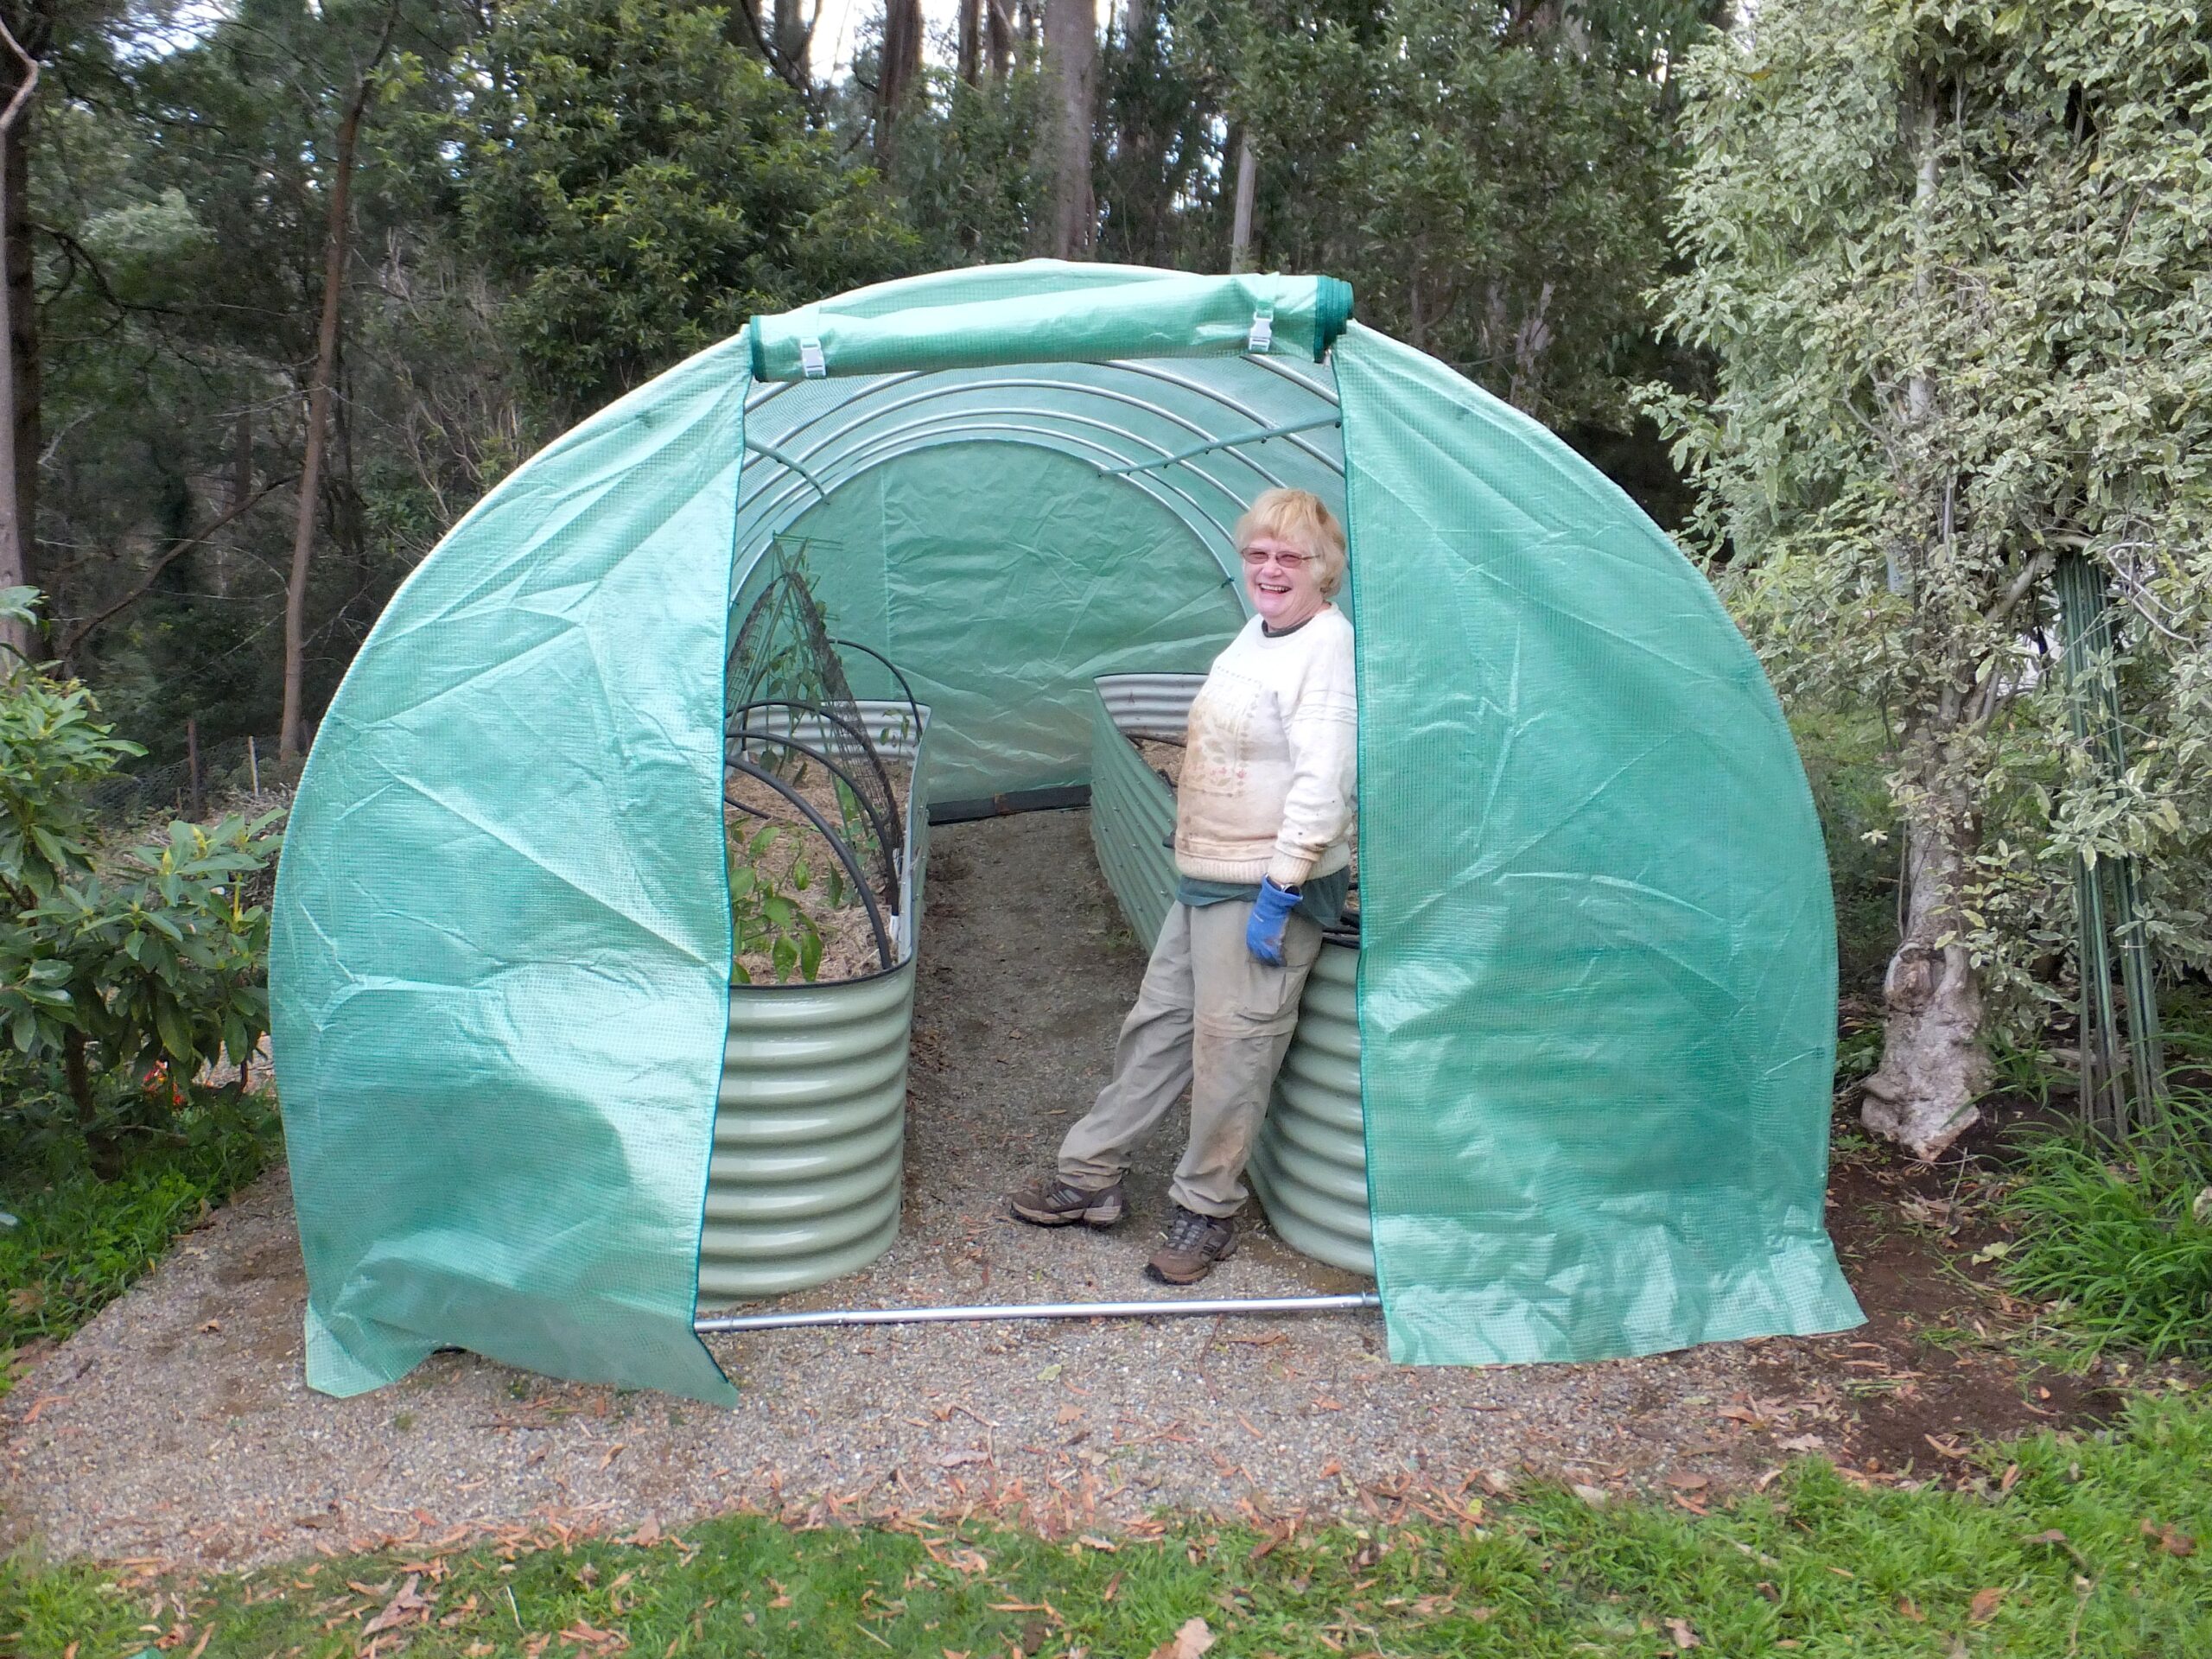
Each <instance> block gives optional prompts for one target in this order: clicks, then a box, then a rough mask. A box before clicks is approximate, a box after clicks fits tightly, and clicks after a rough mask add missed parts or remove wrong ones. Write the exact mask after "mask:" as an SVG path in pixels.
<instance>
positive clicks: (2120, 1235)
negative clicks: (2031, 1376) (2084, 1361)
mask: <svg viewBox="0 0 2212 1659" xmlns="http://www.w3.org/2000/svg"><path fill="white" fill-rule="evenodd" d="M2167 1109H2168V1112H2169V1113H2170V1115H2171V1116H2170V1120H2169V1121H2168V1122H2164V1123H2161V1124H2160V1125H2159V1126H2158V1128H2146V1129H2139V1130H2137V1131H2136V1132H2135V1133H2134V1134H2133V1135H2130V1136H2128V1137H2127V1139H2126V1141H2124V1142H2123V1143H2121V1144H2120V1145H2116V1146H2115V1145H2113V1144H2111V1143H2109V1142H2106V1141H2099V1140H2094V1139H2090V1138H2088V1137H2086V1136H2082V1135H2073V1134H2054V1133H2052V1132H2051V1131H2050V1130H2049V1129H2047V1128H2046V1129H2041V1130H2038V1131H2036V1132H2033V1133H2031V1134H2027V1135H2023V1136H2022V1137H2021V1141H2022V1144H2021V1146H2020V1147H2019V1149H2018V1151H2019V1164H2018V1177H2019V1184H2018V1185H2017V1186H2015V1187H2013V1188H2012V1190H2011V1191H2010V1192H2008V1193H2007V1194H2006V1196H2005V1204H2004V1212H2005V1218H2006V1220H2007V1221H2008V1222H2010V1223H2011V1224H2012V1227H2013V1228H2014V1229H2015V1230H2016V1231H2017V1233H2018V1238H2017V1240H2016V1241H2015V1243H2014V1244H2013V1246H2012V1254H2011V1255H2009V1256H2008V1257H2007V1259H2006V1261H2005V1269H2006V1276H2007V1277H2008V1278H2009V1279H2010V1280H2011V1281H2012V1284H2013V1285H2014V1286H2015V1287H2017V1288H2018V1289H2019V1290H2021V1291H2023V1292H2024V1293H2025V1294H2028V1295H2030V1296H2033V1297H2036V1298H2037V1299H2038V1300H2043V1301H2045V1302H2048V1303H2050V1304H2053V1306H2052V1307H2051V1310H2050V1317H2051V1319H2053V1321H2054V1322H2055V1324H2056V1327H2057V1328H2058V1329H2059V1330H2061V1331H2062V1332H2066V1333H2068V1334H2069V1336H2070V1337H2072V1338H2075V1339H2076V1340H2077V1342H2078V1344H2079V1346H2080V1349H2081V1351H2082V1353H2084V1354H2085V1355H2086V1354H2094V1353H2100V1352H2101V1351H2104V1350H2105V1349H2107V1348H2109V1347H2119V1348H2121V1349H2132V1350H2139V1351H2141V1352H2142V1353H2143V1354H2144V1355H2145V1357H2149V1358H2152V1359H2158V1358H2162V1357H2165V1356H2167V1355H2178V1356H2181V1357H2186V1358H2190V1359H2194V1360H2201V1359H2202V1358H2204V1357H2206V1356H2207V1355H2212V1095H2208V1094H2206V1093H2204V1092H2203V1091H2202V1090H2193V1089H2182V1090H2176V1091H2175V1096H2174V1098H2173V1099H2172V1100H2171V1101H2170V1102H2169V1103H2168V1108H2167Z"/></svg>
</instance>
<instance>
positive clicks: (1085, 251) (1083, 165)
mask: <svg viewBox="0 0 2212 1659" xmlns="http://www.w3.org/2000/svg"><path fill="white" fill-rule="evenodd" d="M1045 60H1046V71H1047V73H1049V75H1050V77H1051V81H1052V117H1051V126H1050V132H1051V134H1052V253H1053V255H1054V257H1057V258H1061V259H1087V258H1089V257H1090V251H1091V245H1092V243H1093V241H1094V240H1095V239H1096V235H1097V218H1098V208H1097V203H1096V200H1094V199H1093V197H1092V195H1091V191H1090V144H1091V130H1092V125H1093V117H1094V112H1095V111H1096V107H1097V100H1098V14H1097V11H1096V8H1095V7H1094V6H1093V5H1092V3H1091V0H1046V3H1045Z"/></svg>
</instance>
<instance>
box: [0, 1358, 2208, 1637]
mask: <svg viewBox="0 0 2212 1659" xmlns="http://www.w3.org/2000/svg"><path fill="white" fill-rule="evenodd" d="M1986 1465H1987V1467H1988V1469H1989V1471H1990V1478H1989V1479H1988V1480H1987V1481H1985V1482H1984V1483H1983V1487H1984V1490H1983V1491H1982V1492H1980V1493H1969V1492H1960V1491H1942V1490H1923V1491H1883V1490H1878V1489H1877V1490H1871V1491H1870V1490H1866V1489H1864V1488H1862V1487H1860V1486H1856V1485H1853V1484H1850V1483H1849V1482H1847V1481H1846V1480H1845V1479H1843V1478H1840V1477H1839V1476H1838V1475H1837V1474H1836V1473H1835V1471H1834V1470H1833V1469H1831V1468H1829V1467H1828V1466H1827V1465H1825V1464H1821V1463H1817V1462H1808V1463H1802V1464H1799V1465H1796V1466H1795V1467H1794V1468H1793V1469H1791V1470H1790V1471H1789V1473H1788V1474H1787V1475H1786V1476H1784V1477H1783V1478H1782V1480H1781V1481H1780V1482H1779V1483H1778V1484H1776V1485H1775V1486H1774V1487H1773V1488H1772V1489H1771V1490H1770V1491H1769V1492H1767V1493H1765V1494H1764V1495H1758V1496H1753V1495H1745V1496H1741V1497H1734V1498H1731V1499H1728V1500H1726V1501H1725V1503H1715V1505H1714V1512H1713V1513H1712V1514H1710V1515H1707V1516H1692V1515H1689V1514H1687V1513H1685V1512H1684V1511H1683V1510H1681V1509H1680V1508H1676V1507H1673V1506H1670V1505H1668V1504H1665V1503H1661V1502H1658V1501H1656V1500H1651V1501H1639V1502H1628V1503H1614V1504H1609V1505H1607V1506H1606V1507H1605V1508H1603V1509H1593V1508H1592V1507H1590V1506H1589V1505H1587V1504H1586V1503H1583V1502H1582V1501H1581V1500H1580V1499H1579V1498H1577V1497H1571V1496H1569V1495H1567V1494H1566V1493H1563V1492H1557V1491H1541V1492H1537V1493H1534V1494H1532V1495H1530V1496H1529V1497H1528V1498H1527V1499H1525V1500H1523V1501H1521V1502H1518V1503H1514V1504H1512V1505H1510V1506H1509V1507H1505V1508H1502V1509H1492V1508H1488V1507H1486V1506H1485V1504H1484V1503H1483V1502H1482V1501H1480V1500H1477V1501H1474V1502H1471V1503H1468V1504H1467V1506H1466V1514H1467V1516H1468V1517H1469V1519H1468V1522H1467V1523H1466V1524H1465V1525H1464V1526H1462V1527H1460V1528H1459V1529H1457V1530H1454V1529H1452V1528H1450V1527H1446V1526H1440V1525H1436V1524H1433V1523H1428V1524H1410V1525H1400V1526H1386V1525H1383V1524H1380V1523H1377V1524H1375V1525H1372V1526H1361V1527H1356V1528H1355V1527H1351V1526H1346V1525H1344V1524H1338V1525H1335V1526H1331V1527H1326V1528H1322V1529H1315V1530H1311V1531H1309V1530H1306V1529H1300V1530H1298V1531H1297V1532H1296V1533H1295V1534H1294V1535H1288V1536H1286V1535H1283V1534H1282V1533H1281V1532H1276V1533H1274V1534H1270V1535H1262V1534H1260V1533H1257V1532H1255V1531H1252V1530H1250V1529H1246V1528H1243V1527H1211V1526H1207V1525H1204V1524H1199V1523H1188V1522H1186V1523H1182V1524H1178V1525H1174V1526H1173V1527H1171V1528H1169V1529H1167V1530H1166V1535H1165V1536H1164V1537H1153V1538H1124V1539H1122V1540H1121V1541H1118V1542H1115V1541H1109V1540H1101V1541H1098V1542H1097V1543H1096V1544H1092V1543H1089V1542H1084V1541H1076V1540H1064V1541H1058V1542H1054V1541H1047V1540H1045V1539H1041V1538H1038V1537H1035V1536H1033V1535H1027V1534H1021V1533H1016V1532H1011V1531H1007V1530H1003V1529H993V1528H988V1527H984V1526H981V1525H974V1526H968V1527H962V1528H957V1529H944V1528H940V1527H936V1526H929V1525H922V1526H917V1525H915V1524H913V1523H911V1522H910V1523H907V1525H906V1526H905V1527H904V1528H903V1529H887V1528H884V1527H880V1526H855V1527H835V1526H833V1527H829V1528H826V1529H824V1528H815V1529H807V1530H795V1529H789V1528H786V1527H784V1526H781V1525H779V1524H778V1523H777V1522H774V1521H772V1520H769V1519H766V1518H764V1517H760V1516H731V1517H728V1518H725V1519H721V1520H715V1521H709V1522H703V1523H702V1524H700V1525H698V1526H696V1527H693V1528H690V1529H687V1530H686V1532H685V1534H684V1535H683V1538H682V1539H681V1540H680V1541H679V1540H663V1539H660V1538H659V1537H658V1532H657V1531H656V1532H655V1533H654V1534H653V1535H652V1537H651V1538H650V1539H645V1540H641V1541H638V1542H634V1543H632V1542H619V1541H614V1540H613V1539H608V1538H605V1537H597V1538H592V1537H584V1538H576V1537H574V1536H573V1535H571V1536H569V1537H567V1538H563V1536H561V1535H556V1534H555V1533H551V1532H546V1533H541V1534H537V1535H524V1536H520V1537H518V1539H517V1540H516V1541H512V1542H509V1543H505V1544H497V1543H492V1544H483V1545H479V1546H477V1547H476V1548H467V1549H454V1550H450V1551H440V1550H436V1549H426V1548H425V1547H424V1546H423V1545H422V1544H419V1543H418V1544H416V1545H414V1546H412V1547H410V1551H409V1553H407V1554H404V1555H400V1554H392V1555H382V1556H375V1557H370V1558H365V1559H361V1558H356V1559H351V1560H335V1561H321V1560H314V1561H311V1562H309V1563H308V1565H306V1566H303V1567H302V1566H289V1567H272V1568H269V1569H266V1570H264V1571H261V1572H258V1573H248V1574H240V1575H226V1576H224V1577H221V1578H218V1579H214V1580H210V1581H207V1582H206V1583H203V1584H198V1585H189V1586H172V1585H170V1584H168V1583H166V1582H162V1581H158V1580H156V1581H151V1582H149V1581H147V1580H143V1579H141V1580H137V1582H136V1584H135V1585H134V1586H133V1587H132V1588H130V1589H128V1590H124V1589H121V1588H119V1586H118V1585H117V1584H116V1583H115V1581H114V1580H112V1579H111V1577H109V1576H108V1575H107V1574H105V1573H102V1572H100V1571H99V1570H98V1569H96V1568H92V1567H65V1568H50V1567H40V1566H38V1565H36V1564H35V1563H33V1562H31V1561H29V1560H25V1559H23V1558H22V1557H17V1558H16V1559H15V1560H12V1561H10V1562H9V1563H7V1564H5V1565H4V1566H0V1623H3V1624H5V1625H6V1626H7V1627H8V1628H9V1629H10V1630H16V1631H20V1632H22V1634H21V1636H20V1637H17V1638H16V1641H17V1643H18V1647H17V1651H19V1652H20V1653H22V1655H23V1656H24V1659H60V1656H61V1655H62V1654H63V1653H64V1652H65V1650H66V1649H67V1648H68V1647H69V1645H70V1644H71V1643H79V1644H81V1645H80V1648H79V1651H80V1653H94V1652H97V1653H109V1652H124V1651H128V1650H130V1643H133V1642H136V1641H139V1640H142V1639H145V1638H143V1637H141V1635H140V1634H139V1627H140V1626H141V1625H143V1624H146V1623H147V1622H148V1614H147V1606H148V1604H149V1601H150V1600H151V1599H152V1598H153V1596H154V1595H156V1594H165V1593H169V1592H175V1594H176V1595H177V1596H178V1597H179V1598H180V1600H179V1602H178V1603H177V1606H176V1610H175V1611H174V1612H173V1613H169V1614H164V1615H162V1617H161V1618H160V1619H158V1620H157V1621H156V1629H157V1630H159V1631H160V1633H161V1635H162V1640H164V1641H166V1642H169V1643H172V1644H173V1647H174V1649H175V1650H179V1651H191V1650H194V1649H195V1646H198V1647H199V1648H200V1649H201V1650H203V1651H204V1655H205V1656H206V1659H228V1656H232V1655H238V1656H246V1655H252V1656H261V1655H264V1654H272V1653H283V1652H299V1653H302V1654H305V1655H310V1656H315V1659H324V1656H338V1655H350V1654H353V1653H354V1652H355V1651H356V1650H357V1648H359V1646H360V1644H361V1643H362V1642H363V1638H364V1636H365V1632H366V1631H367V1630H369V1629H371V1628H381V1629H382V1630H389V1631H391V1632H393V1633H394V1634H397V1635H399V1636H400V1637H402V1639H403V1640H404V1642H405V1643H406V1645H407V1651H409V1652H410V1653H412V1654H419V1655H423V1656H426V1659H427V1656H433V1655H455V1656H458V1655H464V1654H465V1655H470V1656H475V1659H491V1656H494V1655H500V1656H508V1655H522V1654H532V1655H535V1654H539V1653H542V1652H559V1651H564V1650H569V1649H574V1650H577V1651H585V1652H606V1651H612V1650H617V1649H620V1648H623V1647H625V1646H626V1650H627V1651H629V1652H632V1653H644V1654H654V1655H663V1656H671V1655H682V1654H692V1655H703V1654H734V1653H747V1654H759V1655H785V1654H791V1655H807V1656H815V1655H821V1654H840V1655H859V1654H865V1653H871V1652H890V1653H895V1654H912V1655H918V1656H925V1659H942V1656H944V1655H946V1654H951V1655H955V1656H957V1655H961V1654H984V1653H1000V1652H1006V1651H1014V1652H1020V1653H1029V1652H1038V1653H1045V1654H1053V1655H1058V1654H1066V1653H1078V1652H1090V1653H1094V1654H1099V1655H1108V1654H1113V1655H1144V1654H1148V1653H1152V1652H1154V1650H1155V1649H1158V1650H1160V1651H1163V1652H1173V1651H1174V1650H1175V1649H1174V1648H1173V1643H1174V1640H1175V1637H1176V1633H1177V1632H1178V1631H1179V1630H1182V1629H1183V1628H1185V1626H1186V1625H1187V1624H1189V1622H1190V1621H1191V1620H1192V1619H1200V1620H1203V1621H1205V1630H1206V1632H1207V1633H1208V1634H1210V1635H1211V1637H1213V1638H1214V1645H1212V1646H1211V1649H1210V1651H1211V1653H1213V1654H1214V1655H1217V1656H1238V1655H1247V1656H1255V1655H1264V1654H1274V1655H1276V1656H1279V1659H1299V1656H1311V1659H1319V1656H1322V1655H1324V1654H1334V1653H1344V1652H1354V1653H1359V1652H1377V1651H1380V1652H1384V1653H1423V1654H1442V1653H1452V1654H1464V1655H1469V1656H1475V1655H1484V1656H1500V1659H1503V1656H1512V1659H1540V1656H1566V1655H1571V1654H1581V1653H1595V1654H1605V1655H1620V1656H1627V1655H1636V1656H1643V1659H1649V1656H1653V1655H1656V1654H1660V1653H1672V1652H1677V1651H1681V1650H1685V1649H1689V1648H1692V1647H1701V1648H1702V1649H1704V1650H1705V1651H1707V1652H1710V1653H1713V1654H1724V1655H1744V1656H1750V1655H1754V1654H1768V1653H1772V1652H1775V1651H1777V1647H1781V1648H1782V1649H1783V1650H1784V1651H1788V1650H1792V1649H1794V1650H1796V1651H1799V1652H1803V1653H1808V1654H1813V1655H1830V1656H1836V1655H1843V1654H1850V1655H1853V1656H1857V1659H1908V1656H1928V1659H1937V1656H1942V1659H1949V1656H1953V1655H1955V1654H1958V1653H1961V1652H1988V1653H2008V1654H2018V1655H2048V1656H2051V1659H2058V1656H2061V1655H2069V1654H2076V1653H2079V1654H2084V1655H2088V1654H2095V1655H2112V1656H2118V1655H2122V1654H2126V1655H2130V1656H2142V1659H2149V1656H2154V1655H2165V1656H2172V1659H2179V1656H2182V1655H2184V1654H2190V1653H2196V1652H2201V1651H2202V1650H2203V1649H2204V1646H2205V1644H2206V1643H2208V1642H2212V1565H2208V1560H2212V1552H2202V1551H2199V1550H2198V1549H2197V1548H2196V1537H2197V1536H2199V1535H2204V1534H2205V1533H2206V1531H2207V1529H2208V1528H2212V1413H2208V1411H2207V1410H2206V1408H2204V1407H2203V1406H2202V1404H2201V1403H2198V1402H2193V1401H2188V1400H2173V1401H2165V1402H2152V1401H2144V1402H2139V1403H2138V1404H2136V1405H2135V1406H2134V1407H2133V1408H2132V1409H2131V1412H2130V1414H2129V1416H2128V1419H2127V1421H2126V1424H2125V1426H2124V1427H2122V1428H2121V1429H2120V1430H2118V1431H2115V1432H2113V1433H2102V1434H2099V1435H2096V1436H2094V1437H2091V1438H2088V1439H2086V1440H2069V1439H2067V1438H2063V1437H2059V1436H2055V1435H2045V1436H2043V1437H2040V1438H2038V1439H2036V1440H2027V1441H2023V1442H2020V1443H2018V1444H2015V1445H2012V1446H1999V1447H1993V1448H1991V1450H1990V1452H1989V1453H1988V1456H1987V1458H1986ZM2008 1465H2018V1469H2017V1473H2016V1474H2014V1475H2013V1476H2012V1484H2010V1485H2009V1487H2008V1488H2007V1490H2005V1491H2004V1492H2003V1493H2002V1494H2001V1495H1999V1494H1998V1493H1996V1492H1995V1491H1994V1490H1993V1488H1994V1485H1995V1484H1996V1477H1997V1475H1998V1471H2002V1470H2005V1469H2006V1468H2007V1466H2008ZM426 1556H427V1558H428V1559H426ZM394 1610H397V1611H394ZM378 1618H383V1619H385V1621H386V1622H385V1624H383V1625H382V1626H381V1627H377V1626H374V1625H373V1623H372V1622H373V1621H375V1620H377V1619H378ZM610 1632H611V1633H613V1638H614V1639H610V1637H609V1634H608V1633H610ZM564 1644H565V1646H564Z"/></svg>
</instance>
